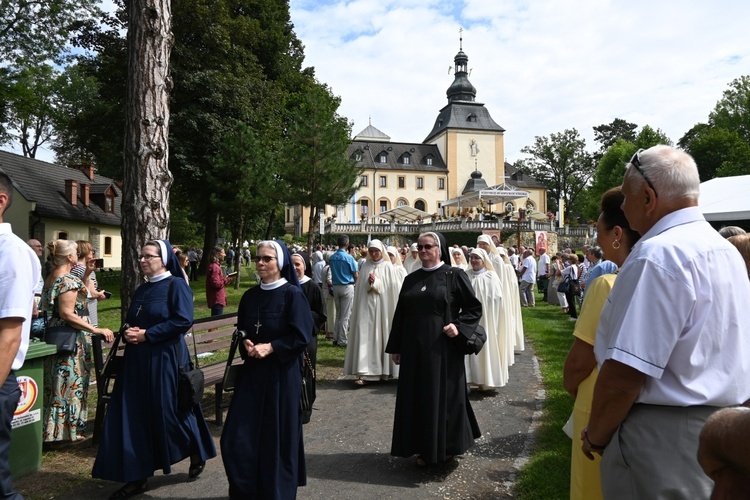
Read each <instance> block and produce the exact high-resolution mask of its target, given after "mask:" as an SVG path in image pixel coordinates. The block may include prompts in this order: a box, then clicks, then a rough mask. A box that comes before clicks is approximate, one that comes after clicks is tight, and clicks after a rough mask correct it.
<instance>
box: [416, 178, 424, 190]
mask: <svg viewBox="0 0 750 500" xmlns="http://www.w3.org/2000/svg"><path fill="white" fill-rule="evenodd" d="M417 189H424V177H417Z"/></svg>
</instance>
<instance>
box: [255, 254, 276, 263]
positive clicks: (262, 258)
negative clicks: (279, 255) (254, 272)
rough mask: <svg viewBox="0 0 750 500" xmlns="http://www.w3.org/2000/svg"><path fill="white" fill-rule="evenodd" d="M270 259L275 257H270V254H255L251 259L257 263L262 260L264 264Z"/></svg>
mask: <svg viewBox="0 0 750 500" xmlns="http://www.w3.org/2000/svg"><path fill="white" fill-rule="evenodd" d="M272 260H276V257H271V256H270V255H263V256H256V257H254V258H253V261H254V262H256V263H258V262H260V261H263V262H264V263H265V264H268V263H269V262H271V261H272Z"/></svg>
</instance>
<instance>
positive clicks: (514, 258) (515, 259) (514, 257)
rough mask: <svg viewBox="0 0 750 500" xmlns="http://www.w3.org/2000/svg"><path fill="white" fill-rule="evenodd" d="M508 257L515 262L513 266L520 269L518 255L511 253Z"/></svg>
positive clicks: (511, 261)
mask: <svg viewBox="0 0 750 500" xmlns="http://www.w3.org/2000/svg"><path fill="white" fill-rule="evenodd" d="M508 258H509V259H510V263H511V264H513V268H514V269H518V255H517V254H513V255H509V256H508Z"/></svg>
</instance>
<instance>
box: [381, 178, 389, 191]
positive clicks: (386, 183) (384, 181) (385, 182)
mask: <svg viewBox="0 0 750 500" xmlns="http://www.w3.org/2000/svg"><path fill="white" fill-rule="evenodd" d="M387 186H388V178H387V177H386V176H385V175H381V176H380V187H382V188H384V187H387Z"/></svg>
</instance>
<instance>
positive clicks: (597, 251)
mask: <svg viewBox="0 0 750 500" xmlns="http://www.w3.org/2000/svg"><path fill="white" fill-rule="evenodd" d="M586 258H587V259H588V260H589V262H591V267H590V268H589V272H588V273H586V281H585V282H584V283H582V285H583V296H584V297H586V284H588V283H591V282H592V281H594V280H595V279H596V278H598V277H599V276H601V275H603V274H614V273H616V272H617V264H615V263H614V262H612V261H611V260H604V252H603V251H602V249H601V248H600V247H591V248H590V249H589V251H588V252H587V253H586Z"/></svg>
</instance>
